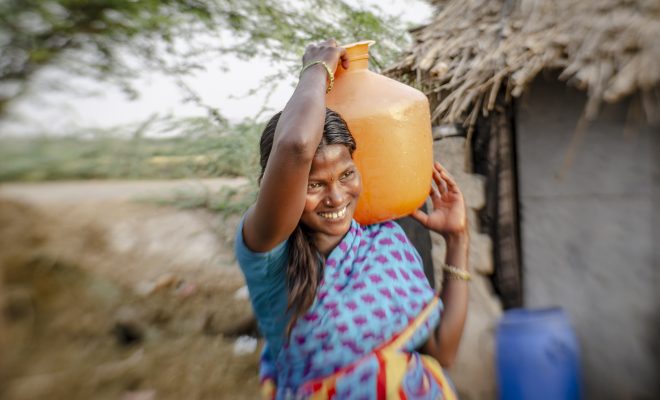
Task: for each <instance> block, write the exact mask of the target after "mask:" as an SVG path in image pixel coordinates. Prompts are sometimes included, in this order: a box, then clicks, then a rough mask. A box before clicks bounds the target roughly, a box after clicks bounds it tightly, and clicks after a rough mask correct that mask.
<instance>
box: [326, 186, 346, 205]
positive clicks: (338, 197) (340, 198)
mask: <svg viewBox="0 0 660 400" xmlns="http://www.w3.org/2000/svg"><path fill="white" fill-rule="evenodd" d="M328 189H329V191H328V196H327V197H326V199H325V205H326V206H327V207H337V206H340V205H342V204H343V203H344V197H345V193H344V191H343V190H342V189H341V187H340V185H336V184H335V185H330V186H329V187H328Z"/></svg>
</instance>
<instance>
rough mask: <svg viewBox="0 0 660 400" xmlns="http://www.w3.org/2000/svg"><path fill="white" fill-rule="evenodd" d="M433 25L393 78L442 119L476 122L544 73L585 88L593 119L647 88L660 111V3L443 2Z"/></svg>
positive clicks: (646, 95)
mask: <svg viewBox="0 0 660 400" xmlns="http://www.w3.org/2000/svg"><path fill="white" fill-rule="evenodd" d="M435 3H436V5H437V7H438V12H437V14H436V15H435V17H434V18H433V22H432V23H431V24H429V25H428V26H424V27H421V28H418V29H416V30H414V31H413V32H412V33H413V35H414V37H415V39H416V43H415V45H414V46H413V48H412V50H411V51H410V52H409V53H408V54H407V55H406V56H405V57H404V58H403V60H402V61H400V62H399V63H398V64H396V65H394V66H393V67H391V68H390V69H389V70H388V71H386V73H387V74H388V75H390V76H393V77H395V78H397V79H402V80H404V81H408V82H410V83H412V84H414V85H416V86H418V87H420V88H421V89H422V90H423V91H424V92H425V93H426V94H427V95H428V96H429V98H430V99H431V104H432V119H433V122H434V123H463V124H464V126H469V127H471V126H473V125H474V123H475V121H476V119H477V117H478V115H479V112H480V111H482V112H483V113H484V114H485V115H486V114H487V113H488V111H490V110H492V109H493V107H494V105H495V100H496V98H497V96H498V93H499V92H500V90H502V91H503V92H504V93H505V94H506V99H510V98H511V96H514V97H515V96H519V95H520V94H521V93H522V92H523V91H524V89H525V87H526V85H527V84H529V83H530V82H531V80H532V79H533V78H534V77H535V76H536V75H537V74H538V73H539V72H540V71H542V70H548V69H551V70H558V71H559V72H560V75H559V77H560V79H562V80H566V81H567V82H568V83H569V84H572V85H575V86H576V87H578V88H580V89H583V90H586V91H587V94H588V102H587V105H586V107H585V117H586V118H587V119H590V118H593V117H594V116H595V115H596V114H597V112H598V106H599V105H600V104H601V102H602V101H607V102H616V101H617V100H619V99H622V98H623V97H625V96H627V95H630V94H633V93H636V92H639V93H640V94H641V98H642V104H643V106H644V110H645V113H646V115H647V117H648V118H649V119H651V120H652V119H653V118H654V117H657V115H658V112H657V111H658V110H659V109H660V107H659V105H660V92H659V89H658V88H659V87H660V86H659V82H660V0H642V1H625V0H508V1H507V0H451V1H435Z"/></svg>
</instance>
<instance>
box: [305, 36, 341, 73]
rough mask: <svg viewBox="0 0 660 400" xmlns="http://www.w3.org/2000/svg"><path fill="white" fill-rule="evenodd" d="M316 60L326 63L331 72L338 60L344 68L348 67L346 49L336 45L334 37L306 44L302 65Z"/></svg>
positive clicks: (335, 68)
mask: <svg viewBox="0 0 660 400" xmlns="http://www.w3.org/2000/svg"><path fill="white" fill-rule="evenodd" d="M317 60H320V61H323V62H324V63H326V64H327V65H328V67H329V68H330V70H331V71H332V72H333V73H334V72H335V71H336V70H337V65H338V63H340V62H341V65H342V67H344V69H348V67H349V61H348V55H347V54H346V49H345V48H343V47H337V41H336V40H335V39H328V40H325V41H323V42H321V43H319V44H310V45H308V46H307V48H306V49H305V54H304V55H303V67H304V66H305V65H308V64H309V63H312V62H314V61H317Z"/></svg>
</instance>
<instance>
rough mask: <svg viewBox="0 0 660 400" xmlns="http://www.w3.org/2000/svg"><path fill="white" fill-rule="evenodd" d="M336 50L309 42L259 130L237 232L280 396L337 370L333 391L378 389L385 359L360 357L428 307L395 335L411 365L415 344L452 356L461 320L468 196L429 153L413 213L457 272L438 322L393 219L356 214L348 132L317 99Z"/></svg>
mask: <svg viewBox="0 0 660 400" xmlns="http://www.w3.org/2000/svg"><path fill="white" fill-rule="evenodd" d="M339 62H341V63H342V66H343V67H344V68H349V61H348V58H347V57H346V52H345V50H344V49H342V48H339V47H337V45H336V43H335V42H334V40H329V41H326V42H323V43H321V44H319V45H310V46H308V47H307V49H306V52H305V54H304V56H303V66H304V67H303V70H302V73H301V76H300V81H299V83H298V85H297V87H296V89H295V91H294V94H293V95H292V97H291V99H290V100H289V102H288V103H287V105H286V106H285V108H284V110H282V112H281V113H279V114H277V115H275V116H274V117H273V118H272V119H271V120H270V122H269V123H268V124H267V126H266V128H265V130H264V133H263V135H262V139H261V167H262V174H261V177H260V191H259V194H258V196H257V200H256V203H255V204H254V205H253V206H252V207H250V209H249V210H248V211H247V212H246V214H245V216H244V218H243V220H242V222H241V224H240V226H239V229H238V232H237V236H236V254H237V258H238V261H239V264H240V266H241V269H242V270H243V272H244V274H245V276H246V280H247V284H248V289H249V292H250V298H251V301H252V304H253V308H254V310H255V314H256V316H257V320H258V322H259V327H260V329H261V331H262V333H263V335H264V336H265V338H266V342H267V344H266V347H265V349H264V352H263V355H262V371H261V374H262V379H263V380H264V381H267V382H273V383H274V384H275V386H276V389H275V390H276V393H275V394H274V395H275V396H276V397H277V398H291V397H293V398H298V397H305V396H306V395H309V394H310V393H311V392H310V391H312V390H315V389H314V387H319V385H320V383H319V382H321V381H322V379H323V378H324V377H328V376H338V375H337V374H341V376H342V377H343V378H342V379H341V380H340V381H337V382H339V383H337V385H336V386H337V387H334V386H333V388H332V391H334V393H335V395H336V397H337V398H362V397H364V398H380V397H383V392H382V390H383V388H382V387H381V386H382V383H383V382H382V381H383V377H384V376H385V375H384V372H382V371H380V372H379V369H382V367H383V365H381V366H380V367H379V365H378V362H373V363H365V362H362V361H361V360H365V359H367V358H368V357H369V355H370V354H374V353H373V350H375V349H379V348H382V347H383V346H384V344H387V343H390V341H391V340H392V338H394V337H399V336H398V335H399V334H400V333H401V332H402V331H404V330H405V328H406V327H410V326H412V325H411V321H414V320H415V318H416V317H418V315H421V313H424V315H425V317H424V320H421V319H420V318H417V323H416V325H415V326H414V329H413V328H408V329H407V331H408V332H410V334H409V335H408V336H406V340H405V342H403V341H402V342H401V347H402V349H403V350H404V351H405V352H406V354H407V357H408V358H410V359H411V360H412V361H410V365H413V364H414V362H415V360H418V361H417V362H418V364H419V357H417V353H416V351H415V350H416V349H419V351H420V352H421V353H423V354H427V355H430V356H432V357H433V358H435V359H436V360H437V361H438V362H439V363H440V364H441V365H442V366H448V365H450V364H451V362H452V361H453V359H454V357H455V354H456V349H457V347H458V343H459V340H460V337H461V333H462V330H463V325H464V321H465V314H466V310H467V285H466V282H465V280H466V278H469V274H468V273H467V249H468V234H467V225H466V217H465V205H464V202H463V196H462V194H461V192H460V190H459V189H458V187H457V186H456V184H455V182H454V181H453V180H452V178H451V177H450V176H449V175H448V173H447V172H446V171H445V170H444V169H443V168H442V166H440V164H437V163H436V164H435V165H434V172H433V179H434V181H435V184H436V186H437V188H436V187H433V188H432V189H431V199H432V202H433V205H434V209H433V211H432V212H430V213H429V214H428V215H427V214H426V213H424V212H422V211H416V212H414V213H413V214H412V216H413V217H414V218H415V219H416V220H418V221H419V222H420V223H421V224H422V225H424V226H425V227H426V228H428V229H431V230H433V231H435V232H437V233H439V234H441V235H442V236H443V237H444V238H445V240H446V242H447V256H446V262H447V264H448V265H451V267H447V269H448V271H449V272H450V273H449V277H455V278H457V279H452V280H449V281H447V283H446V284H445V285H444V288H443V293H442V296H441V298H442V302H444V303H445V304H446V307H445V308H444V311H443V315H442V323H440V322H439V321H440V312H441V311H442V303H441V302H438V301H436V300H435V295H434V293H433V290H432V289H431V288H430V286H429V283H428V281H427V280H426V278H425V275H424V272H423V269H422V265H421V261H420V257H419V255H418V254H417V252H416V251H415V249H414V247H412V245H411V244H410V242H409V241H408V239H407V238H406V236H405V235H404V234H403V231H402V230H401V228H400V227H399V226H398V225H396V224H395V223H392V222H386V223H383V224H375V225H370V226H366V227H362V226H360V225H359V224H357V223H356V222H355V221H354V220H353V219H352V216H353V214H354V212H355V207H356V204H357V200H358V197H359V195H360V192H361V190H362V184H361V180H360V174H359V171H358V170H357V168H356V167H355V164H354V163H353V159H352V153H353V151H354V150H355V142H354V140H353V138H352V136H351V135H350V132H349V131H348V128H347V127H346V124H345V122H344V121H343V120H342V119H341V117H340V116H339V115H338V114H336V113H334V112H332V111H331V110H328V109H326V107H325V93H326V90H327V88H328V79H327V78H328V77H329V75H330V76H332V74H333V73H334V71H335V69H336V67H337V65H338V63H339ZM331 82H332V81H331V80H330V83H331ZM423 310H426V311H424V312H423ZM401 337H403V336H401ZM408 358H407V359H408ZM381 361H382V360H381ZM381 364H382V362H381ZM419 365H421V364H419ZM410 368H412V367H410ZM410 368H409V369H410ZM358 372H359V373H358ZM333 374H335V375H333ZM407 374H408V375H410V376H408V375H406V378H407V379H408V380H411V383H410V384H407V386H406V387H404V388H402V389H401V390H402V391H404V392H406V393H407V394H409V395H411V393H408V392H407V391H413V392H414V391H416V393H417V394H418V395H419V394H425V396H426V397H425V398H438V394H437V393H435V394H434V393H433V392H432V391H429V390H428V389H429V388H428V385H426V386H425V387H421V386H419V387H415V385H416V384H419V382H417V383H415V382H413V381H414V379H413V378H414V376H413V375H415V374H414V373H407ZM418 375H419V374H418ZM418 380H419V379H418ZM333 382H334V381H333ZM379 382H380V383H379ZM379 385H380V386H379ZM379 391H381V392H379Z"/></svg>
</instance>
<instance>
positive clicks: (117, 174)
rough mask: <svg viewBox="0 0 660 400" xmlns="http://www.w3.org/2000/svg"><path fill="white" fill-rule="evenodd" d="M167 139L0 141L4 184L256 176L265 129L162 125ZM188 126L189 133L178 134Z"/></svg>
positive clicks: (204, 123) (189, 121) (194, 121)
mask: <svg viewBox="0 0 660 400" xmlns="http://www.w3.org/2000/svg"><path fill="white" fill-rule="evenodd" d="M160 122H163V123H162V125H163V126H162V127H161V129H160V131H161V132H163V133H168V132H171V131H172V130H175V131H183V134H181V135H177V136H174V137H169V138H153V137H144V135H143V133H144V132H143V131H136V132H134V133H133V135H132V136H129V137H126V136H123V137H122V136H121V135H118V134H116V133H114V134H111V133H108V132H96V133H95V134H93V135H91V136H89V137H83V136H80V135H72V136H66V137H54V136H42V137H37V138H4V139H2V140H1V141H0V159H2V160H3V162H2V163H0V182H2V181H5V182H6V181H44V180H68V179H168V178H191V177H196V178H207V177H217V176H256V174H257V168H258V140H259V135H260V133H261V129H262V124H259V123H254V122H243V123H240V124H235V125H226V126H223V127H218V126H216V125H213V124H211V123H210V122H209V120H208V119H205V118H184V119H181V120H177V121H169V120H168V121H160ZM180 126H186V129H183V128H180Z"/></svg>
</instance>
